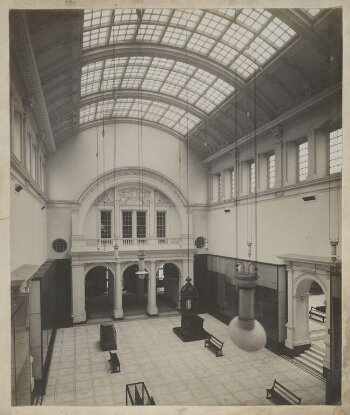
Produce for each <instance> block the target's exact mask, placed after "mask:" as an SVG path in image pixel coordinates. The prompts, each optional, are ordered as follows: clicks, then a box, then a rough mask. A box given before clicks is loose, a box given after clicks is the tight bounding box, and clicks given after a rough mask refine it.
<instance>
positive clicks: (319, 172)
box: [315, 129, 329, 179]
mask: <svg viewBox="0 0 350 415" xmlns="http://www.w3.org/2000/svg"><path fill="white" fill-rule="evenodd" d="M328 140H329V132H328V130H326V129H317V130H316V131H315V141H316V153H315V154H316V178H317V179H319V178H321V177H326V176H327V174H328V169H329V151H328V147H329V144H328Z"/></svg>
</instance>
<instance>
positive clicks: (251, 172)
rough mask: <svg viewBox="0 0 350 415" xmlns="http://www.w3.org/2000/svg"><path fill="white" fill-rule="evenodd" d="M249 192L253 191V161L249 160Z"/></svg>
mask: <svg viewBox="0 0 350 415" xmlns="http://www.w3.org/2000/svg"><path fill="white" fill-rule="evenodd" d="M249 192H250V193H254V192H255V162H254V161H253V162H251V163H250V165H249Z"/></svg>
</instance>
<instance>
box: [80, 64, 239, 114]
mask: <svg viewBox="0 0 350 415" xmlns="http://www.w3.org/2000/svg"><path fill="white" fill-rule="evenodd" d="M139 88H141V89H142V90H146V91H152V92H159V93H161V94H165V95H171V96H172V97H177V98H178V99H180V100H182V101H184V102H185V103H189V104H192V105H194V106H195V107H197V108H198V109H200V110H202V111H204V112H205V113H210V112H211V111H212V110H213V109H215V108H217V107H218V106H219V105H220V104H221V103H223V102H224V101H225V100H226V99H227V98H228V97H229V96H230V95H231V94H232V93H233V91H234V87H233V86H232V85H230V84H229V83H228V82H226V81H224V80H223V79H221V78H218V77H217V76H215V75H213V74H212V73H210V72H207V71H205V70H203V69H200V68H197V67H196V66H193V65H190V64H187V63H185V62H181V61H175V60H173V59H165V58H161V59H160V58H152V57H151V56H132V57H129V58H112V59H111V58H108V59H106V60H105V61H97V62H94V63H89V64H87V65H85V66H83V67H82V81H81V96H82V97H84V96H87V95H90V94H93V93H96V92H100V91H102V92H105V91H108V90H109V91H113V90H118V92H122V91H123V90H124V89H139ZM202 97H205V101H203V100H200V98H202ZM207 101H208V102H207Z"/></svg>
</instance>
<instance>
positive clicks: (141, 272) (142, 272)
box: [135, 250, 148, 280]
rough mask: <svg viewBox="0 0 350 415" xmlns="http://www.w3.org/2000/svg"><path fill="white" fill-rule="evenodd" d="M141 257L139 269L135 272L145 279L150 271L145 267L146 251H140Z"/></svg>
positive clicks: (141, 278) (139, 256)
mask: <svg viewBox="0 0 350 415" xmlns="http://www.w3.org/2000/svg"><path fill="white" fill-rule="evenodd" d="M138 258H139V270H138V271H137V272H135V274H136V275H137V276H138V277H139V279H140V280H143V279H145V276H146V275H147V274H148V272H147V271H146V269H145V253H144V251H141V250H140V252H139V255H138Z"/></svg>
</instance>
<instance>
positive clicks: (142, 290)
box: [122, 264, 148, 316]
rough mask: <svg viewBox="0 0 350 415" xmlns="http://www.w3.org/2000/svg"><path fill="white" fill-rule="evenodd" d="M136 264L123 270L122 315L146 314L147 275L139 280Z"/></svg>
mask: <svg viewBox="0 0 350 415" xmlns="http://www.w3.org/2000/svg"><path fill="white" fill-rule="evenodd" d="M138 269H139V268H138V264H132V265H129V266H128V267H127V268H126V269H125V270H124V272H123V291H122V292H123V300H122V301H123V310H124V316H128V315H129V316H130V315H136V314H146V312H147V291H148V277H147V276H146V277H145V278H144V279H143V280H141V279H140V278H139V277H138V276H137V275H136V272H137V271H138Z"/></svg>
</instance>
